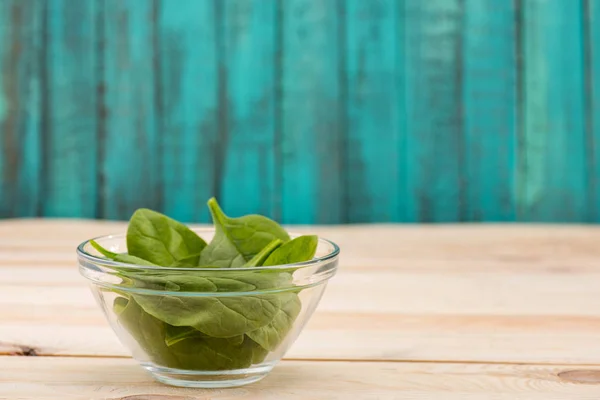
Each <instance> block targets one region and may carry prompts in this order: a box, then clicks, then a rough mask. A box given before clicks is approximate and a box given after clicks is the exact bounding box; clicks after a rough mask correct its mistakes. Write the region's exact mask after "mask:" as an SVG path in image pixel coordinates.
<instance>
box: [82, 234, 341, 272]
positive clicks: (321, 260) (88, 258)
mask: <svg viewBox="0 0 600 400" xmlns="http://www.w3.org/2000/svg"><path fill="white" fill-rule="evenodd" d="M190 229H191V230H192V231H194V232H214V231H215V228H190ZM288 233H289V235H290V237H291V238H295V237H298V236H302V235H303V234H300V233H294V232H288ZM126 236H127V234H126V233H117V234H110V235H102V236H96V237H94V238H91V239H87V240H85V241H83V242H81V243H80V244H79V245H78V246H77V256H78V257H79V258H80V259H84V260H86V261H89V262H92V263H101V264H102V265H105V266H110V267H125V268H130V269H132V268H135V269H139V270H153V271H156V270H161V271H187V272H190V271H199V272H200V271H203V272H206V271H212V272H215V271H217V270H218V271H219V272H228V271H231V272H239V271H273V270H286V269H290V268H301V267H308V266H313V265H316V264H320V263H324V262H327V261H330V260H333V259H335V258H337V257H338V255H339V254H340V247H339V246H338V245H337V244H336V243H335V242H332V241H331V240H329V239H325V238H323V237H321V236H318V235H317V237H318V239H319V242H320V243H321V242H322V243H326V244H328V245H330V246H331V247H332V248H333V250H332V251H331V252H329V253H327V254H325V255H324V256H321V257H315V258H313V259H312V260H308V261H303V262H299V263H293V264H281V265H272V266H268V267H264V266H260V267H238V268H217V267H212V268H206V267H164V266H149V265H139V264H130V263H124V262H120V261H114V260H111V259H109V258H105V257H98V256H95V255H93V254H90V253H88V252H87V251H85V249H84V248H85V246H86V245H87V244H88V243H90V242H91V241H92V240H94V241H98V240H102V239H116V238H125V237H126Z"/></svg>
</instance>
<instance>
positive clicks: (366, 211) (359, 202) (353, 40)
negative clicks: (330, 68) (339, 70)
mask: <svg viewBox="0 0 600 400" xmlns="http://www.w3.org/2000/svg"><path fill="white" fill-rule="evenodd" d="M345 15H346V20H345V30H344V31H345V34H346V37H345V49H346V85H347V104H346V118H347V125H346V138H347V139H346V140H347V146H346V151H347V154H346V165H347V166H346V169H345V172H346V173H345V176H346V187H347V188H351V191H352V194H351V195H350V194H349V195H348V197H347V202H348V203H347V205H346V206H347V208H348V210H347V213H348V222H368V221H370V222H375V221H379V222H385V221H399V220H400V214H401V210H400V207H399V203H400V196H399V193H400V191H401V190H402V189H403V188H402V187H401V185H400V171H399V168H400V154H399V152H400V146H401V145H400V135H401V134H402V133H403V132H402V126H401V122H402V121H401V119H402V118H403V117H404V116H403V113H404V110H403V109H402V108H401V107H400V101H401V98H402V95H401V93H402V89H403V87H402V81H401V78H400V76H401V74H402V73H403V62H402V61H403V58H402V55H401V54H400V51H399V48H400V46H401V45H402V44H403V40H402V39H403V35H402V30H401V24H400V22H399V19H400V10H399V5H398V2H396V1H393V0H378V1H362V0H354V1H348V2H346V14H345ZM374 159H377V162H371V160H374Z"/></svg>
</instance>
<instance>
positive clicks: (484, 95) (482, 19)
mask: <svg viewBox="0 0 600 400" xmlns="http://www.w3.org/2000/svg"><path fill="white" fill-rule="evenodd" d="M463 4H464V25H463V28H462V43H463V44H462V66H461V67H462V71H460V79H461V80H462V84H463V88H462V99H461V102H462V105H461V112H462V118H463V127H462V129H463V131H464V143H465V149H464V163H465V165H464V167H465V170H464V177H463V179H464V184H465V199H464V200H465V201H466V202H467V206H466V218H467V219H468V220H470V221H513V220H514V218H515V212H516V210H515V178H514V175H515V174H514V171H515V167H516V157H515V145H516V121H517V104H516V101H517V90H516V88H517V86H516V85H517V68H516V66H517V63H516V60H517V57H516V50H517V45H516V43H517V42H516V39H517V26H516V24H515V21H516V18H515V15H516V9H515V3H514V2H510V1H496V0H466V1H465V2H464V3H463Z"/></svg>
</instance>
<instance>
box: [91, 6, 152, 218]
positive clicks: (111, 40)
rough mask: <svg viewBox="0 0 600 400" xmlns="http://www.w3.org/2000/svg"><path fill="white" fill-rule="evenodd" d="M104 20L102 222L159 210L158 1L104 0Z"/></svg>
mask: <svg viewBox="0 0 600 400" xmlns="http://www.w3.org/2000/svg"><path fill="white" fill-rule="evenodd" d="M102 4H103V7H104V9H103V15H102V24H103V27H102V39H101V40H102V46H101V50H100V51H101V54H100V57H101V70H102V77H101V80H102V81H101V83H100V85H101V88H102V89H101V90H102V96H101V101H102V103H101V104H102V107H103V110H102V115H101V118H102V119H103V121H101V131H100V137H99V143H98V144H97V145H98V146H100V149H99V152H100V160H99V163H100V177H101V179H100V182H99V185H100V190H101V194H100V201H101V207H100V215H99V216H100V217H103V218H110V219H115V218H128V217H129V216H130V215H131V214H132V213H133V211H134V210H135V209H136V208H138V207H149V208H160V206H161V205H162V194H161V193H162V187H161V185H160V171H161V165H162V160H161V151H160V148H159V132H158V129H157V103H158V100H157V90H156V81H157V68H156V67H157V65H158V58H157V53H156V39H157V37H156V31H155V28H156V24H155V22H156V20H157V15H156V2H155V1H146V0H143V1H139V0H124V1H123V0H105V1H104V2H103V3H102Z"/></svg>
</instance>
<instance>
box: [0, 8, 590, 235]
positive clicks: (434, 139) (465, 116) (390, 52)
mask: <svg viewBox="0 0 600 400" xmlns="http://www.w3.org/2000/svg"><path fill="white" fill-rule="evenodd" d="M67 3H70V2H68V1H67V0H47V1H41V0H40V1H38V0H2V4H1V5H0V7H1V9H0V14H1V15H0V75H1V77H0V217H21V216H22V217H32V216H51V217H56V216H59V217H86V218H87V217H106V218H111V219H126V218H129V217H130V215H131V213H132V211H133V210H134V209H135V208H137V207H142V206H146V207H152V208H156V209H158V210H162V211H164V212H166V213H167V214H169V215H171V216H173V217H175V218H177V219H181V220H184V221H190V222H208V220H209V215H208V212H207V210H206V208H205V207H204V203H205V202H206V200H207V199H208V198H209V197H211V196H213V195H214V196H217V197H219V198H220V200H222V202H223V204H224V206H225V210H226V211H228V212H229V213H230V214H232V215H236V214H242V213H247V212H260V213H263V214H268V215H271V216H274V217H276V218H277V219H279V220H283V221H284V222H286V223H305V224H311V223H312V224H314V223H346V222H418V221H426V222H430V221H431V222H456V221H545V222H546V221H556V222H597V221H599V220H600V213H599V212H598V207H597V205H598V204H599V200H600V183H599V182H598V179H599V178H598V177H599V176H600V162H599V161H598V160H600V156H599V155H598V154H600V145H599V143H600V140H599V137H600V130H599V129H598V121H597V120H598V118H597V117H596V115H597V114H598V109H599V107H598V103H599V101H598V98H599V94H600V91H599V89H598V79H596V77H597V76H598V74H599V73H600V72H599V70H598V69H599V68H598V65H600V63H599V62H598V61H597V58H598V57H597V55H598V49H597V47H598V44H597V43H599V42H600V41H599V40H598V10H599V9H600V7H599V6H598V0H572V1H564V2H562V1H549V0H514V1H509V0H506V1H498V0H429V1H422V0H369V1H366V0H329V1H319V0H286V1H277V0H226V1H213V0H205V1H193V0H179V1H166V0H148V1H137V0H80V1H74V3H76V4H73V5H72V6H71V5H70V4H69V5H66V4H67ZM563 3H564V4H563ZM75 22H77V23H75Z"/></svg>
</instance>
